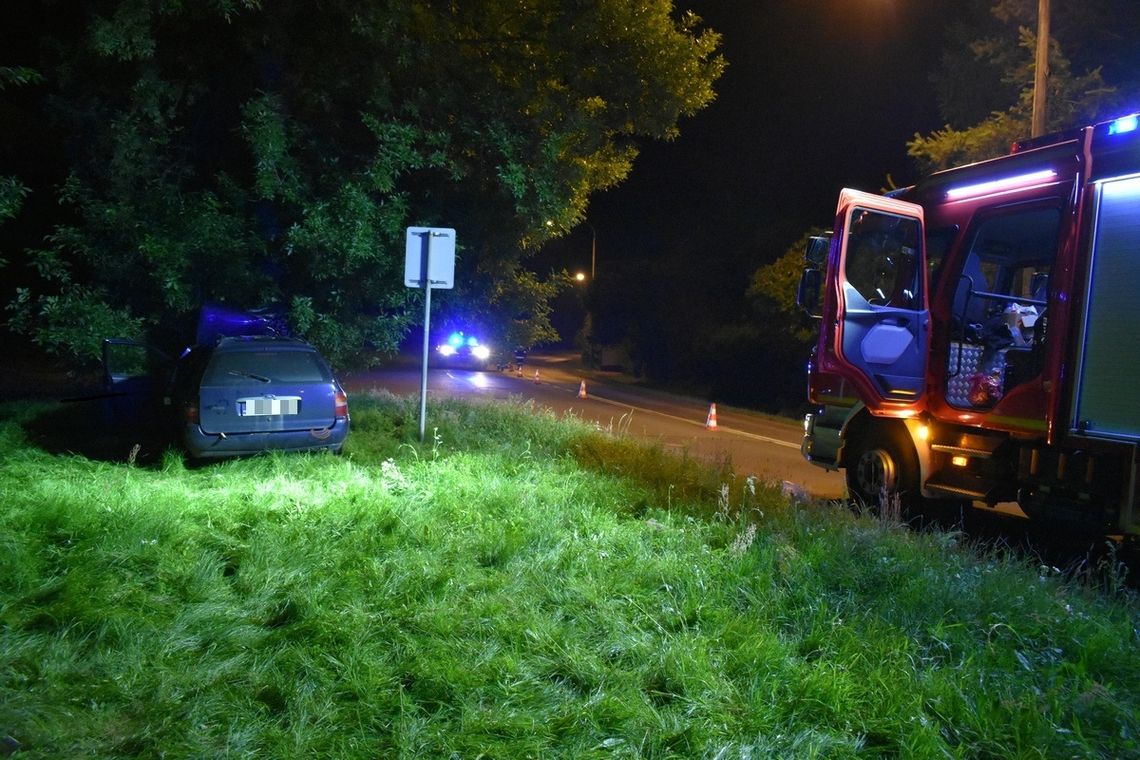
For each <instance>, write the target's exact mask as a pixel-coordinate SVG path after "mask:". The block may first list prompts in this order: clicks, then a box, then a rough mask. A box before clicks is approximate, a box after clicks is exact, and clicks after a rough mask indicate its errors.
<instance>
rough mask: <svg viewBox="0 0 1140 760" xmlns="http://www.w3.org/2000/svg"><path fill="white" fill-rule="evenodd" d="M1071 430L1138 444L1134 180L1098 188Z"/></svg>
mask: <svg viewBox="0 0 1140 760" xmlns="http://www.w3.org/2000/svg"><path fill="white" fill-rule="evenodd" d="M1094 224H1095V227H1094V230H1093V246H1092V255H1091V261H1090V263H1089V277H1088V284H1087V292H1086V294H1085V295H1086V297H1085V309H1084V315H1083V327H1082V331H1081V345H1080V356H1079V362H1078V366H1077V373H1076V382H1075V383H1074V398H1073V404H1072V409H1073V418H1072V428H1073V429H1074V430H1076V431H1079V432H1081V433H1083V434H1085V435H1089V436H1095V437H1103V438H1113V439H1121V440H1131V441H1137V440H1140V379H1138V378H1137V374H1136V364H1137V359H1138V358H1140V332H1137V331H1138V330H1140V327H1138V326H1137V310H1138V307H1140V177H1137V176H1131V177H1125V178H1119V179H1112V180H1108V181H1104V182H1101V183H1099V186H1098V188H1097V212H1096V218H1095V221H1094Z"/></svg>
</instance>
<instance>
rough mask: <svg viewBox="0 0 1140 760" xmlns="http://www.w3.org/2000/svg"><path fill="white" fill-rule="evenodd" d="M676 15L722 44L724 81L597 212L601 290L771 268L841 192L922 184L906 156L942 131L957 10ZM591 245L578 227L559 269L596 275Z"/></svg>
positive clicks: (785, 5)
mask: <svg viewBox="0 0 1140 760" xmlns="http://www.w3.org/2000/svg"><path fill="white" fill-rule="evenodd" d="M676 5H677V7H678V8H686V7H687V8H689V9H691V10H693V11H694V12H696V13H697V14H698V15H699V16H701V17H702V19H704V20H705V23H706V24H707V25H708V26H711V27H712V28H713V29H716V30H717V31H718V32H720V33H721V34H722V37H723V39H722V46H721V50H722V53H723V54H724V56H725V58H726V59H727V60H728V64H729V65H728V70H727V71H726V72H725V74H724V76H722V77H721V79H720V81H719V82H718V83H717V85H716V90H717V93H718V97H717V100H716V101H715V102H714V103H713V104H711V105H710V106H708V107H707V108H706V109H705V110H704V111H702V112H700V113H699V114H698V115H697V116H695V117H692V118H690V119H686V120H684V121H682V123H681V125H680V129H681V136H680V138H678V139H677V140H675V141H673V142H670V143H663V142H654V143H648V144H646V145H645V146H644V147H643V150H642V154H641V156H640V157H639V158H638V160H637V162H636V163H635V165H634V170H633V173H632V174H631V175H630V177H629V178H628V179H627V180H626V181H625V182H624V183H623V184H622V185H621V186H619V187H618V188H615V189H612V190H609V191H606V192H603V193H599V194H597V195H595V196H594V198H593V199H592V201H591V205H590V209H589V212H588V214H587V220H588V221H589V222H590V224H592V225H593V226H594V229H596V230H597V239H598V269H599V277H600V276H602V274H603V267H604V264H605V262H606V260H607V259H609V260H613V259H615V258H626V257H634V258H638V259H641V258H653V256H654V255H655V253H654V252H655V251H660V250H662V249H663V248H674V249H675V248H678V247H679V248H682V249H684V250H689V251H693V252H694V254H700V255H702V256H729V257H740V256H746V257H748V258H749V259H755V260H756V262H755V263H757V264H762V263H767V261H770V260H772V259H774V258H775V257H777V256H779V255H780V254H781V253H783V252H784V250H786V248H787V247H788V245H790V244H791V243H793V242H795V241H796V239H798V238H799V236H800V235H801V234H802V233H803V232H804V231H806V230H807V228H808V227H810V226H811V225H826V224H828V223H829V222H830V217H831V215H832V214H833V213H834V208H835V202H836V197H837V195H838V191H839V189H840V188H841V187H844V186H852V187H857V188H860V189H865V190H871V191H877V190H880V189H882V188H883V187H884V186H885V185H886V183H887V175H888V174H889V175H890V176H891V177H892V178H893V180H894V181H895V182H896V183H898V184H908V183H910V182H913V181H914V180H915V179H916V174H915V170H914V167H913V163H912V161H911V160H910V159H909V158H908V157H907V155H906V142H907V140H909V139H910V138H912V137H913V135H914V134H915V133H916V132H922V133H926V132H929V131H931V130H933V129H937V128H938V127H940V126H942V123H941V120H940V118H939V115H938V111H937V104H936V100H935V96H934V93H933V91H932V89H931V86H930V84H929V75H930V73H931V72H932V71H933V70H934V69H935V68H936V67H937V65H938V61H939V56H940V53H941V49H942V46H943V30H944V26H945V24H946V21H947V17H948V16H949V13H950V11H951V9H950V8H949V6H951V5H953V3H951V2H949V1H948V0H792V1H789V0H751V1H750V0H719V1H718V0H678V2H677V3H676ZM590 234H591V233H590V230H589V228H588V227H587V226H586V225H581V226H580V227H579V228H578V229H576V230H575V231H573V232H572V233H571V234H570V235H569V236H568V237H567V238H566V239H565V240H563V241H559V242H558V243H556V244H554V245H552V246H551V248H552V251H551V253H552V254H553V256H552V257H551V258H556V259H557V260H558V261H559V266H566V267H568V268H571V269H573V268H579V267H585V268H586V269H588V267H589V246H590ZM579 252H581V255H579ZM543 258H547V256H544V257H543ZM738 285H739V286H740V287H743V283H740V284H738Z"/></svg>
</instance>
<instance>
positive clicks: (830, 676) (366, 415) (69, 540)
mask: <svg viewBox="0 0 1140 760" xmlns="http://www.w3.org/2000/svg"><path fill="white" fill-rule="evenodd" d="M353 403H354V408H353V413H354V422H358V423H359V424H358V425H357V427H356V429H355V430H354V432H353V435H352V437H351V438H350V440H349V444H350V446H349V448H348V450H347V451H346V453H345V455H344V456H342V457H332V456H323V455H319V456H307V455H294V456H278V455H273V456H262V457H256V458H251V459H246V460H240V461H234V462H227V463H220V464H214V465H210V466H207V467H201V468H188V467H186V466H185V464H184V463H183V461H182V459H181V457H179V456H178V455H177V454H175V453H173V452H169V453H167V454H166V455H164V456H163V457H162V458H161V459H159V460H158V461H156V462H155V463H154V464H153V465H152V466H147V467H143V466H139V465H138V464H137V463H131V462H130V461H120V462H99V461H92V460H88V459H84V458H83V457H78V456H72V455H62V456H54V455H50V454H48V453H46V452H45V451H43V450H42V449H40V448H38V447H37V446H36V445H35V444H34V443H33V441H34V440H36V438H37V433H36V430H37V427H36V425H35V424H34V419H33V418H29V417H28V416H27V409H26V407H23V406H20V407H15V406H13V407H12V408H11V409H10V410H8V411H12V412H14V413H16V414H19V415H21V418H22V419H23V420H24V421H23V423H22V424H17V423H16V422H14V421H11V420H10V419H3V420H2V421H0V495H2V496H3V499H4V503H5V509H4V510H3V512H2V513H0V658H2V661H3V662H4V664H5V666H4V668H3V669H0V726H3V727H4V733H5V735H6V736H11V737H12V739H13V740H15V741H17V742H19V743H20V754H21V755H27V756H28V757H59V756H70V755H74V756H82V757H91V758H103V757H107V758H110V757H115V758H136V757H137V758H143V757H154V756H157V755H162V756H163V757H168V758H183V757H187V758H189V757H229V756H258V757H338V758H358V757H359V758H375V757H452V756H455V757H478V756H480V755H482V756H485V757H498V758H516V757H517V758H523V757H551V758H560V757H565V758H579V757H609V756H615V757H661V758H666V757H723V758H729V757H732V758H745V757H776V758H802V757H815V758H821V757H845V758H846V757H850V758H855V757H866V756H899V757H1131V756H1136V754H1137V751H1138V749H1140V747H1138V741H1140V735H1138V732H1140V721H1138V719H1137V715H1138V714H1140V713H1138V707H1140V705H1138V704H1137V702H1138V694H1140V692H1138V690H1137V689H1136V684H1137V683H1138V680H1140V654H1138V653H1140V648H1138V647H1137V630H1140V619H1138V613H1137V607H1136V598H1135V596H1134V595H1133V594H1131V593H1130V592H1128V591H1127V590H1124V589H1122V588H1121V587H1119V586H1113V587H1111V588H1110V589H1109V590H1106V591H1094V590H1091V589H1089V588H1088V587H1082V586H1080V585H1079V584H1076V583H1073V582H1069V581H1067V580H1066V578H1065V577H1064V576H1063V575H1061V574H1060V573H1058V572H1056V571H1055V570H1053V569H1051V568H1048V567H1041V566H1039V565H1036V564H1033V563H1030V562H1027V561H1022V560H1020V559H1017V558H1015V557H1011V556H1009V555H1008V554H1007V555H1005V556H999V555H996V554H990V553H988V552H986V551H984V550H982V549H979V548H978V547H975V546H972V545H971V544H969V543H968V542H967V541H965V540H964V539H963V537H962V536H961V535H960V534H958V533H944V532H937V531H936V532H927V533H921V534H919V533H911V532H909V531H906V530H903V529H900V528H899V527H898V526H896V525H891V524H888V523H885V522H882V521H876V520H874V519H872V518H869V517H858V518H856V517H855V516H854V515H852V514H851V513H850V512H848V511H847V510H841V509H837V508H835V507H834V506H833V505H825V504H801V505H791V504H789V503H787V502H786V501H785V500H784V499H783V498H782V497H781V496H780V493H779V490H778V489H775V488H770V487H767V486H766V485H765V484H761V483H756V482H754V481H753V480H751V479H747V478H738V477H734V476H733V474H732V473H731V472H730V471H711V470H708V469H705V468H702V467H698V466H695V465H694V463H693V462H692V460H686V459H683V458H681V457H676V456H668V455H663V454H662V452H661V451H660V448H659V447H658V448H653V447H647V446H646V445H645V444H643V443H639V442H636V441H633V440H629V439H624V438H622V437H620V436H612V435H608V434H603V433H599V432H596V431H591V430H589V429H587V427H586V426H585V425H583V424H582V423H580V422H576V421H574V420H561V421H559V420H555V419H553V418H552V416H551V415H549V414H545V413H538V414H536V413H535V410H534V409H531V408H529V407H519V406H511V405H505V406H504V405H499V406H486V407H484V406H471V405H467V404H462V403H459V402H454V401H448V402H445V403H442V404H439V405H433V408H432V410H431V411H432V418H431V421H432V426H433V427H432V431H433V433H434V435H433V436H432V439H431V440H430V441H428V442H426V443H422V444H421V443H417V442H415V435H416V423H415V419H416V405H415V404H414V403H413V402H412V401H409V400H408V399H402V398H397V397H393V396H390V395H380V396H377V397H375V398H370V399H363V398H362V399H354V401H353ZM70 415H71V416H72V418H74V415H75V410H74V409H72V410H70ZM4 416H5V415H4V414H3V413H0V418H3V417H4ZM710 484H711V485H712V486H713V487H711V488H710V487H709V485H710ZM717 485H719V487H716V486H717ZM1111 569H1112V570H1113V571H1114V570H1115V568H1111Z"/></svg>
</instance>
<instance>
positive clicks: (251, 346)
mask: <svg viewBox="0 0 1140 760" xmlns="http://www.w3.org/2000/svg"><path fill="white" fill-rule="evenodd" d="M265 347H272V348H274V349H284V350H286V351H316V350H317V349H316V348H314V347H313V345H312V344H311V343H306V342H305V341H303V340H300V339H299V338H286V337H283V336H280V335H235V336H229V337H225V338H219V339H218V341H217V342H216V343H215V344H214V350H215V351H252V350H257V349H258V348H265Z"/></svg>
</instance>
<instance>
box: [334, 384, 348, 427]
mask: <svg viewBox="0 0 1140 760" xmlns="http://www.w3.org/2000/svg"><path fill="white" fill-rule="evenodd" d="M335 413H336V418H337V419H338V420H341V419H348V396H347V394H345V392H344V391H342V390H340V389H339V388H338V389H337V392H336V410H335Z"/></svg>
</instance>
